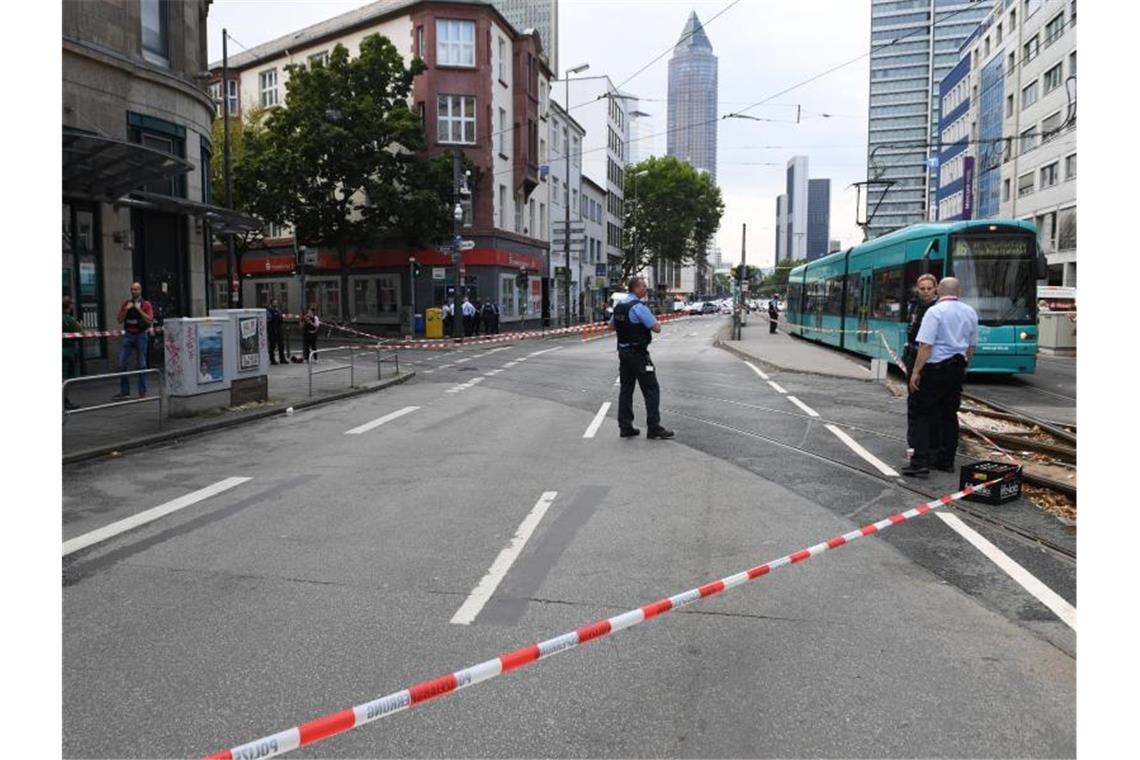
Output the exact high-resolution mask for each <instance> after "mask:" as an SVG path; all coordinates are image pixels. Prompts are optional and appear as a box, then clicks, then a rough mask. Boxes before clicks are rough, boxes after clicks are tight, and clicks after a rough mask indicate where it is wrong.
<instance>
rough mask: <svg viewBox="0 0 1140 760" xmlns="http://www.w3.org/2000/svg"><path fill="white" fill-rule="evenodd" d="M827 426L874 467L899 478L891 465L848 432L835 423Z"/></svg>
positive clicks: (887, 474)
mask: <svg viewBox="0 0 1140 760" xmlns="http://www.w3.org/2000/svg"><path fill="white" fill-rule="evenodd" d="M825 427H826V428H827V429H828V430H830V431H831V432H832V433H833V434H834V435H835V437H836V438H838V439H839V440H841V441H843V442H844V443H845V444H847V448H849V449H851V450H852V451H854V452H855V453H856V454H858V455H859V456H860V457H862V458H863V459H864V460H866V461H867V462H870V463H871V466H872V467H874V468H875V469H876V470H878V471H879V472H881V473H883V474H884V475H886V476H887V477H891V478H897V477H898V476H899V474H898V473H897V472H895V471H894V469H892V468H891V466H890V465H888V464H887V463H886V462H884V461H883V460H881V459H879V458H878V457H877V456H875V455H874V454H872V453H871V452H869V451H867V450H866V449H865V448H863V447H862V446H860V445H859V444H858V443H857V442H856V441H855V439H854V438H852V437H851V436H849V435H847V433H844V432H843V431H842V430H840V429H839V428H837V427H835V425H826V426H825Z"/></svg>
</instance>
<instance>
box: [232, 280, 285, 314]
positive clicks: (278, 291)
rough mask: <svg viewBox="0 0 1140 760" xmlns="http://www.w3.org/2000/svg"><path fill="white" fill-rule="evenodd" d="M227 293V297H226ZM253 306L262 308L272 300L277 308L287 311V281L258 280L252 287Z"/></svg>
mask: <svg viewBox="0 0 1140 760" xmlns="http://www.w3.org/2000/svg"><path fill="white" fill-rule="evenodd" d="M228 297H229V296H228V294H227V298H228ZM253 297H254V306H255V307H256V308H258V309H264V308H265V307H266V306H268V305H269V304H270V303H272V302H273V301H276V302H277V308H279V309H281V310H282V311H284V312H289V311H290V309H289V283H288V282H280V281H278V282H259V283H257V284H256V285H255V287H254V296H253Z"/></svg>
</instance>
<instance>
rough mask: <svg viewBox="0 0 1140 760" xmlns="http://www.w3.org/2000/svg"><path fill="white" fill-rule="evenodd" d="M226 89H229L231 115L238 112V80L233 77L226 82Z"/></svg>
mask: <svg viewBox="0 0 1140 760" xmlns="http://www.w3.org/2000/svg"><path fill="white" fill-rule="evenodd" d="M226 89H227V90H228V91H229V98H230V116H233V115H234V114H235V113H237V112H238V81H237V80H236V79H231V80H230V81H228V82H226Z"/></svg>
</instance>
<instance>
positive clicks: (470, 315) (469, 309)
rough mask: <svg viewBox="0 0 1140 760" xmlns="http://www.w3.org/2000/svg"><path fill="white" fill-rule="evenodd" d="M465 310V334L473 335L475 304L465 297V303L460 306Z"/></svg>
mask: <svg viewBox="0 0 1140 760" xmlns="http://www.w3.org/2000/svg"><path fill="white" fill-rule="evenodd" d="M460 308H461V309H462V310H463V312H462V313H463V334H464V335H467V336H471V335H474V334H475V304H473V303H471V301H470V300H469V299H468V298H467V296H464V297H463V304H462V306H461V307H460Z"/></svg>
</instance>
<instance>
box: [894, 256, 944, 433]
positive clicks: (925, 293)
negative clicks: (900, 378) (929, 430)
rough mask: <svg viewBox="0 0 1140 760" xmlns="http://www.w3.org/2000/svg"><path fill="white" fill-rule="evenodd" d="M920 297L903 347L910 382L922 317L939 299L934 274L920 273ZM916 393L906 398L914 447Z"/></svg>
mask: <svg viewBox="0 0 1140 760" xmlns="http://www.w3.org/2000/svg"><path fill="white" fill-rule="evenodd" d="M914 289H915V291H916V292H917V294H918V298H916V299H915V300H913V301H911V302H910V313H909V320H908V324H907V328H906V345H905V346H904V347H903V364H905V365H906V381H907V383H909V382H910V376H911V373H912V372H913V370H914V360H915V359H917V358H918V331H919V329H921V328H922V318H923V317H924V316H925V315H926V310H927V309H929V308H930V307H931V306H933V305H934V304H935V303H936V302H937V301H938V279H937V278H935V276H934V275H932V274H924V275H920V276H919V278H918V281H917V282H915V284H914ZM915 402H916V399H915V398H914V393H910V394H909V395H908V396H907V400H906V445H907V448H910V449H913V448H914V430H915V426H916V425H918V420H919V414H918V410H917V408H916V407H915Z"/></svg>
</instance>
